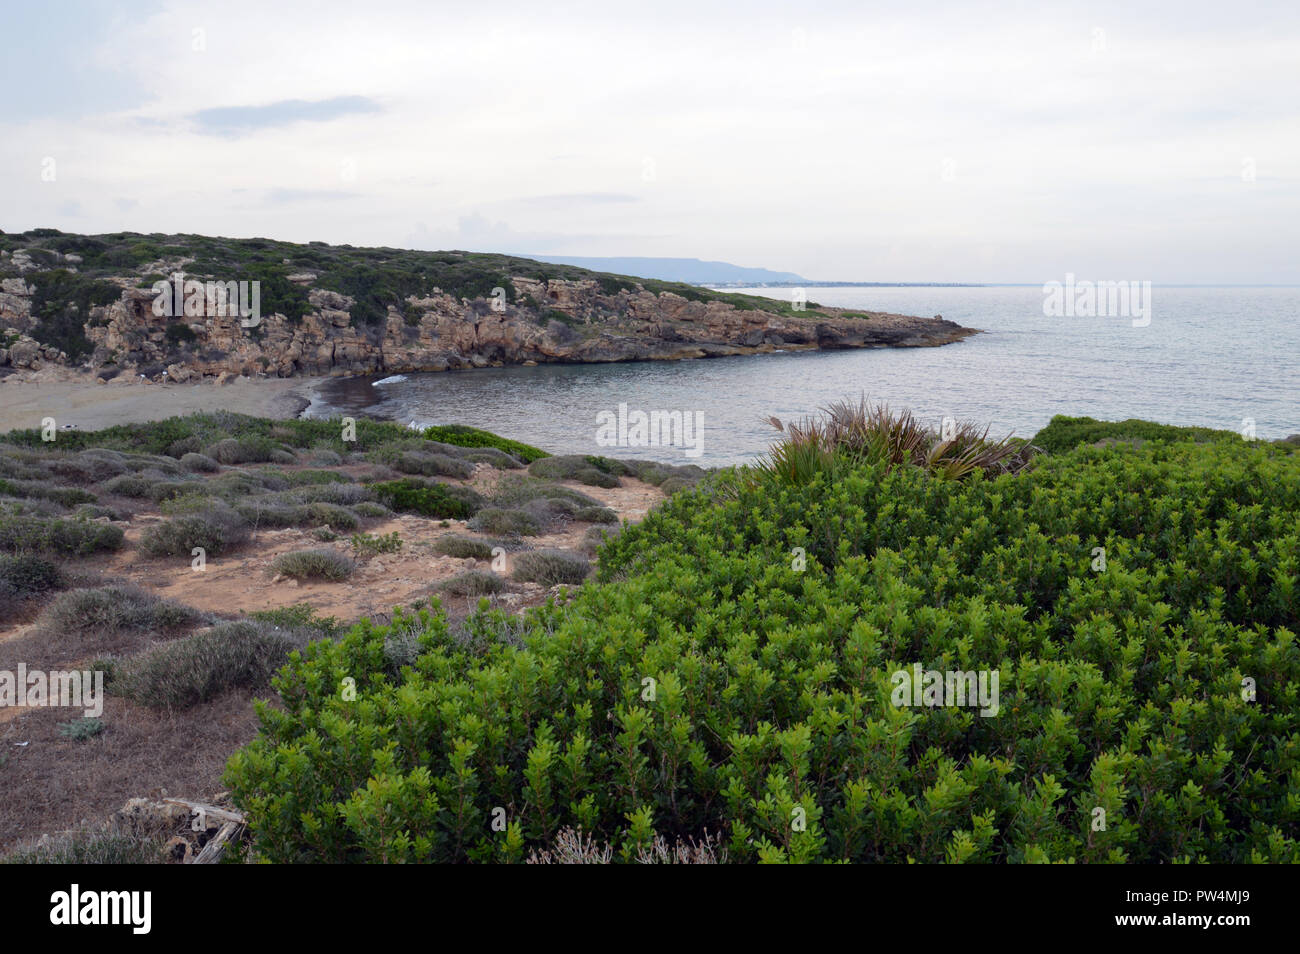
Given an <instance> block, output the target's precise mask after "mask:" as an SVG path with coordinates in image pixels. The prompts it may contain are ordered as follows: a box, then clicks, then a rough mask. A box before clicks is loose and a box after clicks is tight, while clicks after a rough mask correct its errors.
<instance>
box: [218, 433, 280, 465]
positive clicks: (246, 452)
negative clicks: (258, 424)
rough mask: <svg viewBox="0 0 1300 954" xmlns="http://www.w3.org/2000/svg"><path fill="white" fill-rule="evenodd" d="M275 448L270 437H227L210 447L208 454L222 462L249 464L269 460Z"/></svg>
mask: <svg viewBox="0 0 1300 954" xmlns="http://www.w3.org/2000/svg"><path fill="white" fill-rule="evenodd" d="M275 449H276V448H275V442H274V441H272V440H271V439H270V438H269V437H239V438H235V437H227V438H225V439H224V440H220V441H217V442H216V443H215V444H213V445H212V446H211V447H209V448H208V449H207V451H206V454H207V456H208V457H211V458H212V459H213V460H215V461H218V462H219V463H222V464H249V463H260V462H265V461H269V460H270V459H271V452H272V451H274V450H275Z"/></svg>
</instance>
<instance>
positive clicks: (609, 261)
mask: <svg viewBox="0 0 1300 954" xmlns="http://www.w3.org/2000/svg"><path fill="white" fill-rule="evenodd" d="M527 257H528V258H532V259H536V260H537V261H539V262H549V263H550V264H552V265H576V266H577V267H579V268H589V269H591V270H592V271H597V272H611V273H613V274H615V275H630V276H632V277H633V278H653V279H657V280H659V281H663V282H688V283H690V284H692V285H736V284H744V283H753V284H756V285H761V284H763V283H765V282H797V283H805V282H807V279H806V278H804V277H803V276H802V275H796V274H795V273H794V272H775V271H772V270H771V269H768V268H749V267H747V266H744V265H732V264H731V263H730V262H706V261H703V260H702V259H698V258H647V257H631V258H621V257H613V258H604V257H593V256H565V255H555V256H546V255H529V256H527Z"/></svg>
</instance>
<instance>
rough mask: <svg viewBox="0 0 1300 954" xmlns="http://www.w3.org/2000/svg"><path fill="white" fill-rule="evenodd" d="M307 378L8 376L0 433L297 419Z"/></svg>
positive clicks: (0, 403)
mask: <svg viewBox="0 0 1300 954" xmlns="http://www.w3.org/2000/svg"><path fill="white" fill-rule="evenodd" d="M313 384H314V381H313V379H309V378H236V379H234V380H232V381H230V382H229V383H228V384H223V385H218V384H216V383H215V381H205V382H203V383H200V384H166V385H163V384H141V383H140V382H139V381H138V380H135V381H129V380H126V379H124V378H123V379H118V378H115V379H113V380H112V381H109V382H108V383H107V384H100V383H97V382H96V380H95V379H94V378H89V377H86V376H85V375H71V374H69V373H68V372H66V371H39V372H34V373H32V372H28V373H25V374H24V373H20V374H11V375H9V376H8V377H6V378H3V379H0V433H4V432H5V431H11V430H16V429H18V428H28V427H40V426H41V421H42V419H43V418H46V417H52V418H54V421H55V424H56V426H57V427H60V428H62V427H63V426H64V425H65V424H72V425H75V426H76V427H77V429H78V430H83V431H88V430H99V429H101V428H105V427H112V426H113V425H114V424H129V423H139V422H141V421H156V420H161V419H162V418H166V417H175V416H176V415H181V414H195V413H198V412H200V411H215V410H217V409H222V410H227V411H235V412H237V413H240V414H251V415H254V416H256V417H271V418H286V417H296V416H297V415H298V412H299V411H301V410H302V409H303V408H304V407H306V406H307V401H308V400H309V399H310V392H311V389H312V387H313Z"/></svg>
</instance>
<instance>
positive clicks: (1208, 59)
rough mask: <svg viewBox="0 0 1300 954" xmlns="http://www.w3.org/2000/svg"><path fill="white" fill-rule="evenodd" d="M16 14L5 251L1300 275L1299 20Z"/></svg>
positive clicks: (240, 0) (1203, 15) (1, 73)
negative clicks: (355, 253)
mask: <svg viewBox="0 0 1300 954" xmlns="http://www.w3.org/2000/svg"><path fill="white" fill-rule="evenodd" d="M4 21H5V32H6V35H7V36H8V37H9V38H10V41H9V42H8V43H6V46H5V52H4V55H3V56H2V57H0V82H3V88H4V90H5V96H4V97H3V99H2V100H0V229H3V230H5V231H8V232H16V231H24V230H26V229H30V228H35V227H49V228H58V229H62V230H64V231H68V232H88V233H97V232H112V231H123V230H126V231H136V232H195V233H201V234H208V235H226V236H236V237H250V236H266V237H271V238H277V239H284V240H288V241H298V242H307V241H312V240H319V241H325V242H330V243H336V244H339V243H346V244H351V245H382V246H394V247H403V248H425V249H439V248H460V249H469V250H476V251H502V252H511V253H516V254H525V255H527V254H530V253H531V254H537V255H599V256H665V257H692V258H702V259H712V260H721V261H728V262H732V263H735V264H739V265H750V266H760V267H766V268H772V269H777V270H783V271H793V272H797V273H799V274H801V275H803V276H805V277H808V278H811V279H822V280H842V281H938V282H1028V283H1038V282H1046V281H1049V280H1053V279H1056V280H1064V277H1065V275H1066V274H1067V273H1069V274H1074V275H1075V276H1076V277H1077V278H1079V279H1093V280H1110V281H1118V280H1143V281H1154V282H1157V283H1161V282H1167V283H1174V282H1192V283H1215V282H1221V283H1242V284H1249V283H1275V284H1287V283H1300V255H1298V254H1297V249H1300V122H1298V121H1297V120H1298V118H1300V115H1298V114H1300V52H1298V51H1300V3H1296V2H1294V0H1289V2H1282V3H1254V2H1234V3H1230V4H1225V3H1221V2H1216V3H1207V2H1202V0H1178V2H1164V3H1143V4H1135V3H1132V2H1131V0H1130V2H1123V3H1106V2H1101V3H1096V2H1094V3H1077V4H1076V3H1053V2H1050V0H1044V2H1041V3H1012V2H1002V3H983V2H980V0H966V2H925V0H909V2H871V0H850V2H843V3H818V2H800V3H783V4H774V3H766V2H763V0H756V2H752V3H726V4H722V3H718V4H710V3H707V2H702V0H696V2H693V3H676V2H661V0H656V2H653V3H646V2H640V3H619V2H615V0H603V2H598V3H564V2H562V0H553V2H549V3H536V2H522V3H494V2H491V0H475V2H473V3H469V2H465V0H459V2H456V3H444V2H441V0H433V2H412V3H404V2H386V0H371V2H368V3H356V2H355V0H353V2H349V3H338V4H335V3H331V2H328V0H311V2H305V3H300V2H295V0H276V2H274V3H268V2H266V0H256V2H245V0H230V2H221V3H215V2H213V3H193V2H165V0H164V2H155V0H149V2H143V0H142V2H138V3H129V2H117V3H113V2H102V0H85V2H60V0H48V2H46V3H27V4H19V3H16V2H11V0H6V2H5V15H4ZM19 40H21V42H19Z"/></svg>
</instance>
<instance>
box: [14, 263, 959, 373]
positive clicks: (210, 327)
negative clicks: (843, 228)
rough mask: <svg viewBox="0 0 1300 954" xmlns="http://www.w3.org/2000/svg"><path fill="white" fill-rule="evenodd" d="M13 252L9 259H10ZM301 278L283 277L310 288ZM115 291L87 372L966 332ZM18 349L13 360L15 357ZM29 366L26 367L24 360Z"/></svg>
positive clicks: (629, 297) (433, 363)
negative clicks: (194, 305) (290, 307)
mask: <svg viewBox="0 0 1300 954" xmlns="http://www.w3.org/2000/svg"><path fill="white" fill-rule="evenodd" d="M18 254H19V253H17V252H15V253H14V256H15V257H17V255H18ZM315 278H316V276H315V275H314V274H313V273H310V272H298V273H294V274H293V275H291V276H290V280H292V281H295V282H297V283H299V284H301V285H307V284H308V283H309V282H311V281H314V280H315ZM32 281H39V274H37V275H35V276H33V275H24V276H23V277H21V278H10V279H5V280H4V282H3V285H0V319H3V320H0V326H6V325H12V326H13V327H15V328H16V329H18V331H20V332H21V331H25V330H30V328H31V327H33V326H34V324H35V323H36V321H37V320H38V318H39V316H35V317H34V316H32V314H31V295H32V291H33V286H32V284H31V282H32ZM119 284H122V285H123V286H131V287H123V288H122V292H121V297H120V298H119V299H118V300H117V301H114V302H112V303H111V304H109V305H102V306H95V307H92V308H91V309H90V313H89V315H88V320H87V321H86V324H85V333H86V337H87V338H88V340H89V341H90V342H91V344H92V346H93V349H94V350H93V354H92V355H91V358H90V360H89V365H90V366H91V367H92V368H95V367H98V366H100V365H103V364H105V363H108V362H112V363H113V364H114V365H115V366H116V367H117V368H119V369H121V370H123V371H129V372H130V373H131V374H132V375H135V376H138V375H139V374H144V375H146V376H147V377H150V378H153V379H155V380H158V379H161V376H162V373H163V372H164V371H166V373H167V377H168V379H169V380H172V381H187V380H191V379H195V378H199V377H202V376H211V377H218V378H221V379H223V380H230V379H231V378H233V377H238V376H258V375H270V376H279V377H290V376H294V375H346V374H362V373H370V372H386V373H398V372H409V371H441V370H447V369H455V368H472V367H489V366H500V365H506V364H526V363H527V364H542V363H546V362H573V363H586V362H609V361H639V360H677V359H684V358H701V357H721V356H726V355H735V354H752V353H756V352H764V351H773V350H776V349H786V350H792V349H811V348H864V347H868V348H869V347H886V346H894V347H920V346H932V345H940V344H947V343H949V342H952V341H958V340H960V339H961V338H963V337H965V336H967V335H969V334H974V332H973V331H972V330H971V329H967V328H962V327H961V326H959V325H957V324H955V323H954V322H951V321H944V320H943V319H938V318H934V319H931V318H913V317H907V316H902V315H888V314H868V315H865V316H864V313H863V312H853V313H845V312H844V311H843V310H842V309H835V308H825V307H820V308H817V309H815V310H814V309H809V310H807V311H806V312H793V311H787V310H786V309H785V308H784V307H783V306H780V305H776V304H774V306H773V310H772V311H766V310H758V309H744V308H738V307H736V306H734V305H732V304H730V303H729V302H725V301H717V300H693V299H692V298H688V297H684V296H683V295H678V294H674V293H672V292H660V293H656V292H654V291H650V290H647V289H645V288H643V287H641V286H639V285H637V286H635V287H634V288H632V289H630V290H629V289H626V288H621V287H619V288H615V289H614V290H610V288H609V287H608V286H604V285H603V284H602V283H601V282H599V281H596V280H577V281H574V280H558V279H552V280H549V281H548V280H538V279H529V278H514V279H512V284H513V286H514V287H513V294H512V295H511V296H510V297H511V299H512V301H510V302H509V303H506V302H503V301H499V300H496V299H490V298H475V299H463V298H457V297H454V296H452V295H449V294H446V293H443V292H442V291H440V290H438V289H433V290H432V292H431V293H430V294H429V295H428V296H427V297H423V298H417V297H411V298H409V299H407V301H406V302H405V303H404V307H402V308H400V309H399V308H396V307H392V306H390V307H389V308H388V313H387V315H385V316H382V317H381V318H380V319H379V320H377V321H375V322H373V323H364V322H362V321H360V320H354V318H353V314H352V312H353V309H354V306H355V304H356V302H355V301H354V300H353V299H352V298H350V297H348V296H347V295H343V294H340V293H339V292H336V291H331V290H329V289H324V288H316V287H309V288H308V296H307V300H308V303H309V305H310V308H311V311H309V312H308V313H307V314H305V315H303V316H302V318H301V319H298V320H291V319H289V318H287V317H285V316H284V315H281V314H263V315H262V316H261V320H260V321H258V322H256V323H251V322H250V326H245V324H244V323H243V322H241V320H240V318H239V317H237V316H233V315H227V314H222V313H221V310H220V309H218V308H215V307H213V304H212V303H211V302H209V306H208V308H207V309H206V311H205V313H204V314H201V315H193V316H184V317H181V316H178V317H168V316H166V315H156V314H154V309H153V301H154V293H153V291H152V290H151V289H147V288H137V287H134V284H135V283H134V281H127V280H123V281H120V282H119ZM15 349H17V356H15ZM8 353H9V354H8V360H9V362H10V363H13V364H15V365H16V366H17V362H18V361H20V360H21V361H23V362H32V361H41V360H44V361H54V362H59V363H65V362H66V358H60V357H59V356H58V355H57V354H56V355H54V356H53V357H51V356H50V355H47V354H45V353H43V352H41V351H40V350H39V349H38V351H37V352H36V353H33V352H32V349H31V348H30V347H23V346H21V343H19V344H14V345H9V346H8ZM23 366H28V365H23Z"/></svg>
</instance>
